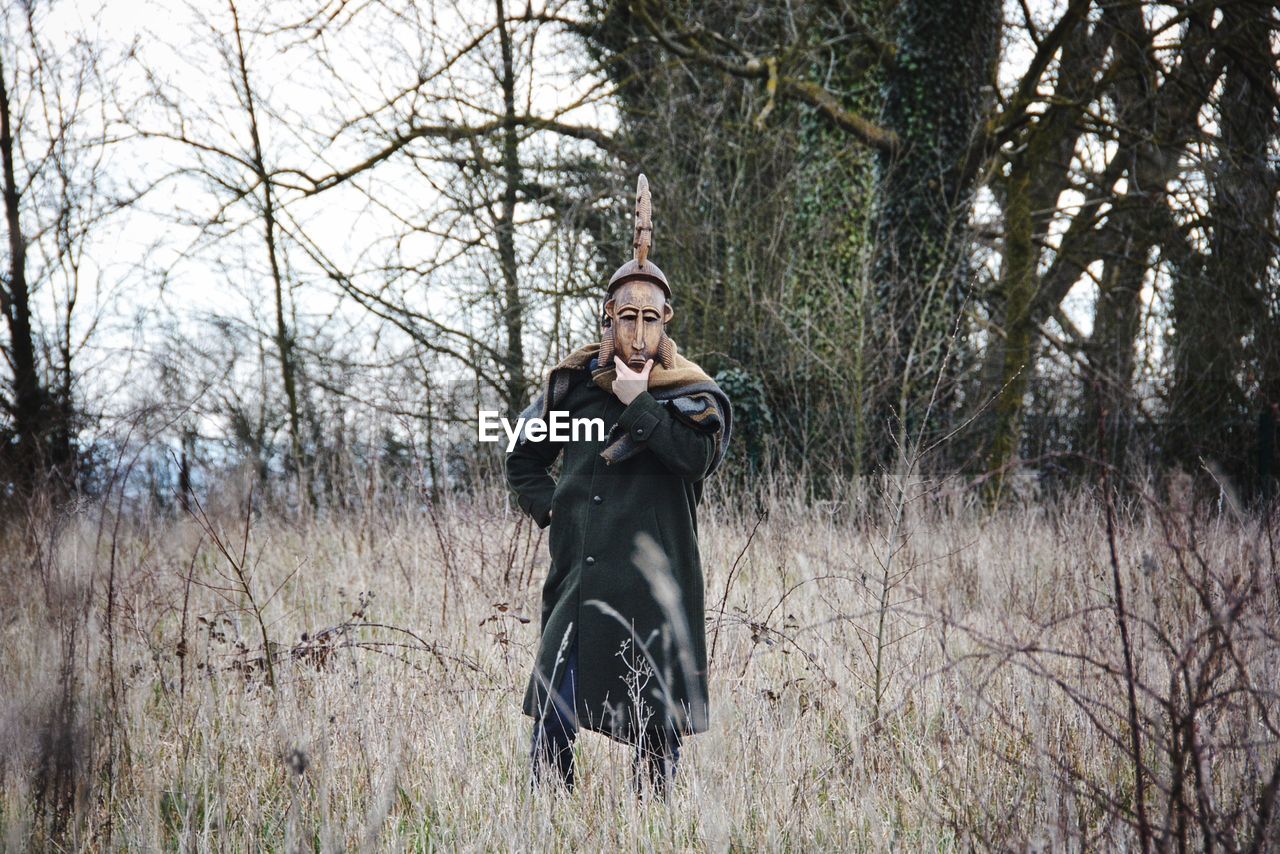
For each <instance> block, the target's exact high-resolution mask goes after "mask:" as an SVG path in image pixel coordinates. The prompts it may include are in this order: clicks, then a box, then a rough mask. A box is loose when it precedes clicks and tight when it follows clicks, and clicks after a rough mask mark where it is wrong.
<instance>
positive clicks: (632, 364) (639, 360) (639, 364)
mask: <svg viewBox="0 0 1280 854" xmlns="http://www.w3.org/2000/svg"><path fill="white" fill-rule="evenodd" d="M648 360H649V357H648V356H640V355H635V356H632V357H631V358H630V360H628V361H627V367H628V368H631V369H632V370H635V371H639V370H642V369H643V368H644V363H645V362H647V361H648Z"/></svg>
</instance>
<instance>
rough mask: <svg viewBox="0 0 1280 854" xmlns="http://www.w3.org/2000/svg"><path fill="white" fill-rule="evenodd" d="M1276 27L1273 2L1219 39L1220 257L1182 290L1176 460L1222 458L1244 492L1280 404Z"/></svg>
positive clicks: (1190, 263) (1177, 320) (1248, 12)
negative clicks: (1273, 276)
mask: <svg viewBox="0 0 1280 854" xmlns="http://www.w3.org/2000/svg"><path fill="white" fill-rule="evenodd" d="M1275 25H1276V20H1275V17H1274V11H1273V6H1272V4H1270V3H1260V2H1246V3H1240V4H1234V5H1228V6H1224V7H1223V9H1222V23H1221V24H1220V26H1219V33H1220V35H1219V39H1220V40H1221V43H1222V46H1223V50H1225V52H1226V54H1227V59H1226V70H1225V80H1224V85H1223V88H1222V94H1221V96H1220V99H1219V102H1218V103H1219V107H1218V126H1219V128H1220V130H1221V135H1220V137H1219V141H1218V153H1217V162H1216V164H1215V165H1214V168H1213V170H1212V172H1211V175H1210V180H1211V187H1212V198H1211V202H1210V208H1209V217H1208V220H1209V223H1210V225H1211V229H1212V231H1211V237H1210V246H1209V254H1208V256H1207V257H1202V256H1199V255H1198V254H1197V255H1195V256H1192V257H1188V258H1187V259H1186V263H1184V264H1179V265H1178V266H1177V273H1176V275H1175V278H1174V289H1173V322H1174V335H1173V348H1172V353H1173V385H1172V389H1171V392H1170V396H1169V420H1168V425H1169V426H1168V437H1167V441H1168V445H1169V454H1170V457H1171V458H1172V459H1174V460H1177V461H1179V462H1181V463H1182V465H1184V466H1185V467H1187V468H1188V469H1191V470H1194V469H1196V468H1198V467H1199V465H1200V460H1201V459H1205V460H1212V461H1213V462H1215V463H1217V464H1219V465H1220V466H1222V468H1223V469H1224V470H1225V471H1226V472H1227V473H1228V474H1229V475H1231V476H1232V479H1233V480H1235V481H1236V482H1237V483H1238V484H1239V485H1240V486H1246V487H1247V486H1253V487H1254V488H1258V487H1260V486H1261V484H1259V483H1257V478H1258V473H1255V472H1251V471H1250V469H1251V468H1253V467H1254V466H1255V465H1258V463H1257V462H1256V460H1257V459H1258V457H1257V454H1256V453H1255V452H1254V448H1255V446H1256V444H1257V442H1258V437H1255V436H1253V435H1252V434H1253V433H1254V432H1255V430H1256V424H1257V423H1258V419H1259V415H1260V414H1265V413H1266V412H1268V411H1269V410H1270V404H1271V403H1274V402H1277V401H1280V345H1277V344H1276V332H1277V330H1276V328H1275V325H1274V322H1273V321H1269V319H1268V311H1267V306H1268V305H1269V304H1270V305H1273V304H1274V299H1275V296H1274V288H1271V290H1272V293H1271V294H1268V290H1269V286H1268V281H1267V267H1268V264H1269V262H1270V258H1271V254H1272V249H1271V245H1270V238H1269V236H1268V228H1267V225H1268V223H1273V222H1275V213H1276V194H1277V189H1280V188H1278V187H1277V176H1276V173H1275V172H1274V171H1273V170H1272V169H1271V168H1270V166H1269V164H1268V161H1267V149H1268V146H1269V145H1270V144H1271V143H1272V142H1273V141H1274V140H1275V139H1276V138H1277V136H1278V135H1280V130H1278V128H1277V122H1276V117H1275V106H1274V103H1273V101H1272V99H1271V96H1270V91H1269V90H1270V89H1271V87H1274V85H1275V75H1276V71H1275V69H1276V63H1275V58H1274V57H1273V56H1272V50H1271V46H1270V42H1269V34H1270V32H1271V27H1274V26H1275ZM1173 239H1177V238H1176V237H1175V238H1173ZM1187 254H1188V255H1190V253H1187ZM1251 482H1252V483H1251Z"/></svg>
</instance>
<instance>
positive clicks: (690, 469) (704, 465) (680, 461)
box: [618, 391, 716, 480]
mask: <svg viewBox="0 0 1280 854" xmlns="http://www.w3.org/2000/svg"><path fill="white" fill-rule="evenodd" d="M618 425H619V426H620V427H622V429H624V430H626V431H628V432H629V433H630V434H631V438H632V439H634V440H635V441H636V442H639V443H641V444H642V445H644V446H646V447H648V448H649V450H651V451H653V453H654V455H655V456H657V458H658V459H659V460H661V461H662V463H663V465H665V466H666V467H667V468H668V469H670V470H671V472H672V473H673V474H677V475H679V476H680V477H683V478H685V479H686V480H701V479H702V478H703V477H704V476H705V475H706V473H707V470H708V469H710V468H711V464H712V462H713V461H714V460H715V453H716V439H715V436H714V435H712V434H711V433H708V432H706V431H704V430H698V429H697V428H695V427H691V426H690V425H688V424H686V423H684V422H683V421H681V420H680V419H678V418H676V417H674V416H673V415H672V414H671V413H670V412H669V411H668V410H667V408H666V407H665V406H663V405H662V404H661V403H658V401H657V398H655V397H654V396H653V395H651V394H650V393H649V392H647V391H642V392H640V394H638V395H636V398H635V400H633V401H631V403H630V404H628V405H627V408H626V409H624V410H622V414H621V415H620V416H618Z"/></svg>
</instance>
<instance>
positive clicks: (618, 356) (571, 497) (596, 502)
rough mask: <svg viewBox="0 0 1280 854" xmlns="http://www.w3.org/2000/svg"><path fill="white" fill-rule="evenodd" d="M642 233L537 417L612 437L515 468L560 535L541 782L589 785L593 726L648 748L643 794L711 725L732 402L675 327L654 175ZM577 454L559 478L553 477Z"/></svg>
mask: <svg viewBox="0 0 1280 854" xmlns="http://www.w3.org/2000/svg"><path fill="white" fill-rule="evenodd" d="M635 235H636V236H635V241H634V249H635V257H634V258H633V259H632V260H631V261H628V262H627V263H626V264H623V265H622V266H621V267H620V268H618V270H617V272H615V273H614V274H613V276H612V277H611V278H610V280H609V286H608V289H607V293H606V301H605V303H604V311H603V316H602V335H601V340H600V342H599V343H596V344H590V345H588V346H586V347H583V348H581V349H579V350H577V351H575V352H574V353H572V354H571V355H570V356H569V357H568V358H566V359H565V360H564V361H563V362H561V363H560V364H559V365H557V366H556V367H555V368H553V369H552V371H551V374H550V376H549V377H548V379H547V384H546V387H545V388H544V390H543V392H542V394H540V395H539V396H538V398H537V399H536V400H534V402H533V403H532V404H531V405H530V407H529V408H528V409H527V410H526V411H525V413H523V417H525V418H531V417H534V416H539V415H541V416H542V417H543V418H544V419H545V418H547V417H548V414H549V413H550V412H552V411H562V410H567V411H568V412H569V413H570V417H572V418H601V419H603V421H604V424H605V425H606V427H608V432H607V435H606V436H605V438H604V440H603V441H599V440H598V439H596V438H594V437H593V439H591V440H575V441H570V442H551V441H542V442H537V441H530V440H529V439H528V437H527V436H521V437H520V439H518V440H517V444H516V447H515V448H514V449H513V450H512V451H511V452H510V453H509V454H508V455H507V459H506V470H507V481H508V483H509V484H510V486H511V488H512V489H513V490H514V491H515V493H516V495H517V497H518V500H519V504H520V507H521V508H522V509H523V510H524V511H525V512H527V513H528V514H529V515H530V516H532V517H533V519H534V520H535V521H536V522H537V524H538V525H539V526H540V527H544V528H545V527H547V526H548V525H550V528H551V530H550V535H549V538H548V540H549V547H550V551H551V569H550V571H549V573H548V575H547V579H546V582H545V583H544V584H543V588H542V638H541V642H540V644H539V648H538V653H537V659H536V661H535V663H534V669H533V674H532V675H531V676H530V679H529V685H528V688H527V690H526V692H525V697H524V712H525V714H527V715H529V716H531V717H533V718H534V733H533V747H532V759H533V764H534V781H535V782H537V781H538V780H539V779H541V778H543V777H544V776H545V774H546V772H547V768H548V766H549V767H551V768H554V769H555V770H556V772H557V774H558V777H559V779H560V780H561V781H562V782H563V783H564V785H565V786H566V787H568V788H570V789H572V788H573V781H574V772H573V752H572V744H573V740H574V738H575V736H576V734H577V731H578V729H579V728H580V727H581V728H586V729H589V730H593V731H596V732H601V733H604V734H606V735H608V736H610V737H612V738H614V739H617V740H620V741H625V742H627V743H629V744H632V745H634V746H635V749H636V754H635V764H634V766H633V772H634V780H635V785H636V787H637V792H639V791H640V790H641V788H642V781H643V779H644V777H645V776H646V775H647V776H648V778H649V780H650V782H651V784H652V786H653V787H654V788H655V789H656V790H657V791H658V792H659V793H661V794H664V795H665V793H666V792H667V790H668V787H669V784H670V782H671V780H672V777H673V775H674V773H675V763H676V760H677V759H678V758H679V749H680V742H681V740H682V738H683V737H684V736H686V735H689V734H692V733H697V732H702V731H704V730H706V728H707V722H708V708H707V655H706V627H705V624H704V621H703V579H702V567H701V563H700V561H699V556H698V540H697V512H696V509H697V506H698V504H699V503H700V501H701V499H702V483H703V480H704V479H705V478H706V477H708V476H709V475H710V474H711V473H712V472H713V471H715V469H716V468H717V467H718V466H719V465H720V462H721V461H722V460H723V458H724V453H725V448H726V446H727V445H728V441H729V435H730V420H731V411H730V404H729V400H728V398H727V397H726V396H725V394H724V392H723V391H721V390H720V387H719V386H717V385H716V383H715V382H714V381H713V380H712V379H711V378H710V377H709V376H707V375H706V373H705V372H703V371H702V369H701V368H699V367H698V366H697V365H696V364H694V363H693V362H691V361H689V360H688V359H686V358H684V357H683V356H681V355H680V354H679V353H678V352H677V350H676V346H675V342H674V341H672V340H671V338H670V337H669V336H668V335H667V331H666V327H667V324H668V323H669V322H670V321H671V318H672V316H673V314H674V310H673V308H672V305H671V288H670V286H669V285H668V283H667V278H666V276H665V275H664V274H663V273H662V271H661V270H660V269H658V267H657V265H656V264H654V263H653V262H652V261H649V260H648V252H649V246H650V239H651V235H652V223H651V220H650V199H649V190H648V184H647V182H646V180H645V177H644V176H643V175H641V176H640V179H639V183H638V189H637V200H636V228H635ZM561 451H563V453H564V460H563V464H562V469H561V474H560V477H559V479H558V480H556V479H553V478H552V477H551V475H550V473H549V472H550V468H551V465H552V463H553V462H554V461H555V460H556V458H557V456H558V455H559V454H560V452H561Z"/></svg>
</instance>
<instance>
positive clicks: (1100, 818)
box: [0, 483, 1280, 850]
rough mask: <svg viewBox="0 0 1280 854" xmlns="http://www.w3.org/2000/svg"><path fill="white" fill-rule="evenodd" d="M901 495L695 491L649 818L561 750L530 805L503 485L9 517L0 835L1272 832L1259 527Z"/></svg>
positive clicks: (1192, 842) (488, 839)
mask: <svg viewBox="0 0 1280 854" xmlns="http://www.w3.org/2000/svg"><path fill="white" fill-rule="evenodd" d="M927 486H928V485H927V484H923V483H922V484H913V485H911V486H909V487H907V488H908V489H910V490H917V489H919V490H921V493H917V492H914V491H913V492H912V493H911V495H910V498H911V500H909V501H908V502H907V503H906V504H905V508H906V510H905V513H904V514H903V517H902V519H901V520H900V522H897V523H895V521H894V520H893V519H891V518H890V516H891V515H892V514H890V513H887V512H885V510H884V507H883V505H882V504H881V503H879V502H878V501H877V500H875V499H873V498H871V497H870V495H869V493H865V492H858V491H851V493H850V494H849V495H848V496H847V497H846V499H844V500H841V501H831V502H813V503H811V502H807V501H805V500H804V499H803V497H802V496H801V494H800V493H799V491H798V490H793V489H790V488H789V487H788V486H787V485H785V484H777V485H775V487H773V488H772V490H771V491H770V492H769V493H768V494H766V495H765V496H764V497H763V498H762V499H761V500H760V501H759V502H753V501H748V500H742V499H739V498H737V497H734V496H728V495H722V494H712V495H710V496H709V498H708V500H707V502H706V503H705V504H704V506H703V508H702V509H701V512H700V520H699V530H700V535H701V543H702V554H703V560H704V569H705V571H706V576H707V595H706V602H707V611H708V618H709V621H708V626H707V630H708V648H709V649H714V658H713V661H712V666H711V691H712V696H711V701H712V728H711V731H710V732H708V733H706V734H703V735H699V736H697V737H695V738H693V739H691V740H690V741H688V742H687V746H686V749H685V752H684V759H683V762H682V766H681V768H680V778H679V784H678V787H677V789H676V791H675V793H674V794H673V796H672V798H671V799H670V801H669V802H666V803H663V802H657V801H653V800H645V801H637V799H636V798H635V797H633V795H632V793H631V790H630V786H629V780H628V772H629V762H630V756H629V754H628V753H627V751H626V750H625V749H624V748H623V747H621V746H618V745H614V744H612V743H609V742H607V741H605V740H603V739H601V738H599V737H596V736H591V735H587V736H584V737H583V738H581V739H580V740H579V747H578V750H579V752H580V753H579V766H578V768H579V785H578V788H577V791H576V792H575V793H574V794H573V795H571V796H565V795H563V794H560V793H556V792H554V791H542V792H531V791H530V787H529V769H528V752H529V750H528V738H529V723H530V722H529V721H528V720H527V719H526V718H524V717H523V716H522V715H521V714H520V709H519V702H520V698H521V695H522V692H523V688H524V685H525V680H526V678H527V676H528V673H529V668H530V666H531V663H532V660H533V654H534V648H535V644H536V642H537V614H538V594H539V586H540V583H541V580H542V577H543V573H544V572H545V565H546V562H547V555H546V542H545V532H543V531H539V530H538V529H537V528H536V527H533V526H531V524H530V523H529V522H528V520H526V519H523V518H522V517H520V516H519V515H518V514H517V513H515V512H512V511H511V510H509V509H508V505H507V502H506V500H505V497H504V495H503V493H502V491H501V490H499V489H496V488H494V489H491V490H489V491H487V492H484V493H483V494H480V495H476V496H472V497H470V498H455V499H450V500H449V501H447V502H445V503H442V504H440V505H439V506H435V507H431V508H429V509H428V508H423V507H419V506H415V503H414V502H412V501H401V502H387V503H385V504H384V505H382V506H379V507H376V508H368V509H367V510H364V511H351V512H346V513H344V514H342V515H340V516H322V517H318V518H312V519H307V520H304V521H297V520H285V519H283V518H282V517H281V516H279V515H277V514H274V513H272V512H270V511H269V510H268V511H257V510H252V509H250V510H249V511H248V512H246V507H250V508H251V507H252V504H253V501H252V498H251V496H250V495H249V493H248V492H247V491H245V490H239V491H237V490H232V489H228V490H227V491H225V492H224V493H223V494H222V495H221V496H220V497H217V498H215V499H211V500H210V501H209V506H206V507H202V508H199V509H197V510H196V511H195V513H194V514H185V515H168V516H166V515H163V514H157V513H138V512H133V513H126V512H122V511H119V510H118V508H117V507H116V506H115V505H93V506H88V505H86V506H80V507H78V508H74V509H73V510H72V511H63V512H59V513H52V512H47V511H40V510H37V509H33V511H32V514H31V518H30V519H29V520H27V522H26V524H24V525H18V526H14V527H13V529H11V530H10V531H9V532H8V533H7V535H6V540H5V543H4V550H3V552H2V554H3V565H4V567H5V573H6V581H7V583H6V585H5V586H4V589H3V594H0V595H2V596H3V600H2V601H0V606H2V608H3V611H2V612H0V614H2V616H0V638H2V639H3V640H2V643H3V655H2V656H0V698H3V699H0V840H3V845H4V846H5V848H6V849H13V850H17V849H22V848H28V847H44V848H48V849H52V850H73V849H74V850H80V849H90V850H99V849H130V850H156V849H182V850H187V849H202V850H203V849H224V848H232V849H237V850H247V849H256V848H260V847H261V848H271V849H288V850H295V849H298V848H306V849H323V850H335V849H366V848H385V849H411V850H431V849H437V848H440V849H453V848H471V849H489V850H507V849H511V850H535V849H536V850H542V849H551V850H603V849H614V848H620V849H623V850H653V849H661V850H666V849H713V850H725V849H731V848H738V849H759V848H768V849H803V850H810V849H822V850H850V849H898V850H901V849H936V850H952V849H965V850H968V849H971V848H973V847H975V846H976V847H995V848H1007V849H1027V848H1035V849H1042V850H1071V849H1089V850H1094V849H1097V848H1124V847H1140V846H1142V845H1150V846H1152V847H1162V848H1164V847H1168V848H1179V847H1189V848H1192V849H1198V848H1203V847H1206V846H1207V847H1215V848H1216V847H1228V848H1229V847H1232V846H1234V847H1238V848H1241V849H1248V848H1249V847H1250V846H1256V849H1257V850H1264V849H1266V848H1268V847H1275V846H1276V845H1277V844H1280V835H1278V831H1277V829H1276V821H1275V818H1274V816H1275V812H1274V800H1275V787H1276V779H1277V777H1276V775H1277V774H1278V773H1280V737H1278V735H1277V731H1276V723H1277V719H1280V713H1277V712H1276V711H1275V709H1276V708H1280V704H1278V703H1276V702H1275V700H1276V696H1277V691H1278V690H1280V633H1278V628H1277V627H1278V626H1280V620H1278V619H1277V614H1278V609H1280V575H1278V574H1277V572H1276V567H1275V562H1274V557H1273V554H1272V552H1271V548H1270V546H1271V541H1270V539H1269V532H1268V528H1267V526H1266V525H1265V524H1264V523H1263V522H1262V521H1261V520H1258V519H1254V518H1246V517H1239V518H1237V517H1234V516H1232V515H1231V514H1230V513H1223V514H1220V515H1215V514H1212V513H1210V512H1208V511H1205V510H1203V509H1199V510H1198V509H1195V508H1190V507H1186V506H1180V505H1179V504H1178V501H1177V500H1175V501H1174V502H1173V503H1172V504H1170V503H1168V502H1165V501H1160V502H1155V501H1152V502H1146V503H1143V502H1138V503H1137V504H1135V505H1134V507H1133V508H1130V509H1125V508H1118V509H1116V508H1113V509H1114V514H1113V515H1114V518H1113V534H1114V536H1113V537H1111V538H1109V536H1108V525H1107V513H1106V505H1105V504H1104V503H1101V502H1100V501H1099V500H1098V498H1097V497H1096V495H1093V494H1089V493H1082V494H1080V495H1078V496H1076V497H1075V498H1072V499H1069V500H1062V501H1059V502H1056V503H1054V504H1052V505H1050V504H1037V503H1028V504H1025V505H1024V506H1021V507H1019V508H1014V509H1005V510H1001V511H999V512H997V513H989V512H986V511H984V510H982V509H981V508H980V507H978V506H974V505H972V504H971V503H970V502H969V499H968V497H967V495H966V494H965V493H963V492H959V493H954V494H951V495H950V497H947V498H939V497H938V491H937V490H934V489H929V490H928V495H929V496H931V497H928V498H925V497H919V498H918V497H916V496H917V494H923V492H924V491H925V489H926V487H927ZM942 493H943V494H944V495H945V494H947V490H946V488H944V489H943V490H942ZM893 532H896V538H894V537H891V536H890V535H891V534H892V533H893ZM1112 539H1113V540H1114V545H1115V561H1114V564H1113V562H1112V554H1111V540H1112ZM890 556H892V557H891V559H890ZM886 566H888V567H889V571H887V572H886V571H885V567H886ZM1117 581H1118V582H1119V590H1120V592H1121V593H1122V595H1123V597H1124V604H1125V607H1124V609H1120V608H1118V607H1117V602H1116V597H1115V594H1116V592H1117V589H1116V582H1117ZM722 605H723V609H722ZM1121 624H1123V625H1124V626H1125V627H1126V635H1127V644H1126V643H1125V642H1124V639H1122V638H1121V636H1120V632H1119V627H1120V625H1121ZM264 639H265V644H264ZM1126 645H1127V646H1128V647H1129V656H1128V661H1129V666H1128V667H1127V668H1126V664H1125V661H1126V656H1125V654H1124V647H1125V646H1126ZM264 650H265V651H267V652H269V653H270V655H269V656H266V655H264ZM267 660H270V662H271V667H270V669H268V668H267V667H265V663H266V661H267ZM877 661H879V662H880V668H879V673H878V674H877V668H876V662H877ZM1130 687H1132V689H1133V690H1132V691H1130V690H1129V689H1130ZM1130 698H1132V702H1130ZM877 709H878V710H879V713H878V715H877V714H876V710H877ZM1135 733H1136V734H1137V739H1136V741H1137V754H1136V757H1135V753H1134V750H1133V747H1134V741H1135V738H1134V735H1135ZM1268 787H1270V788H1268ZM1139 792H1141V796H1139ZM1268 793H1269V794H1268ZM1268 798H1269V799H1270V800H1268Z"/></svg>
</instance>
